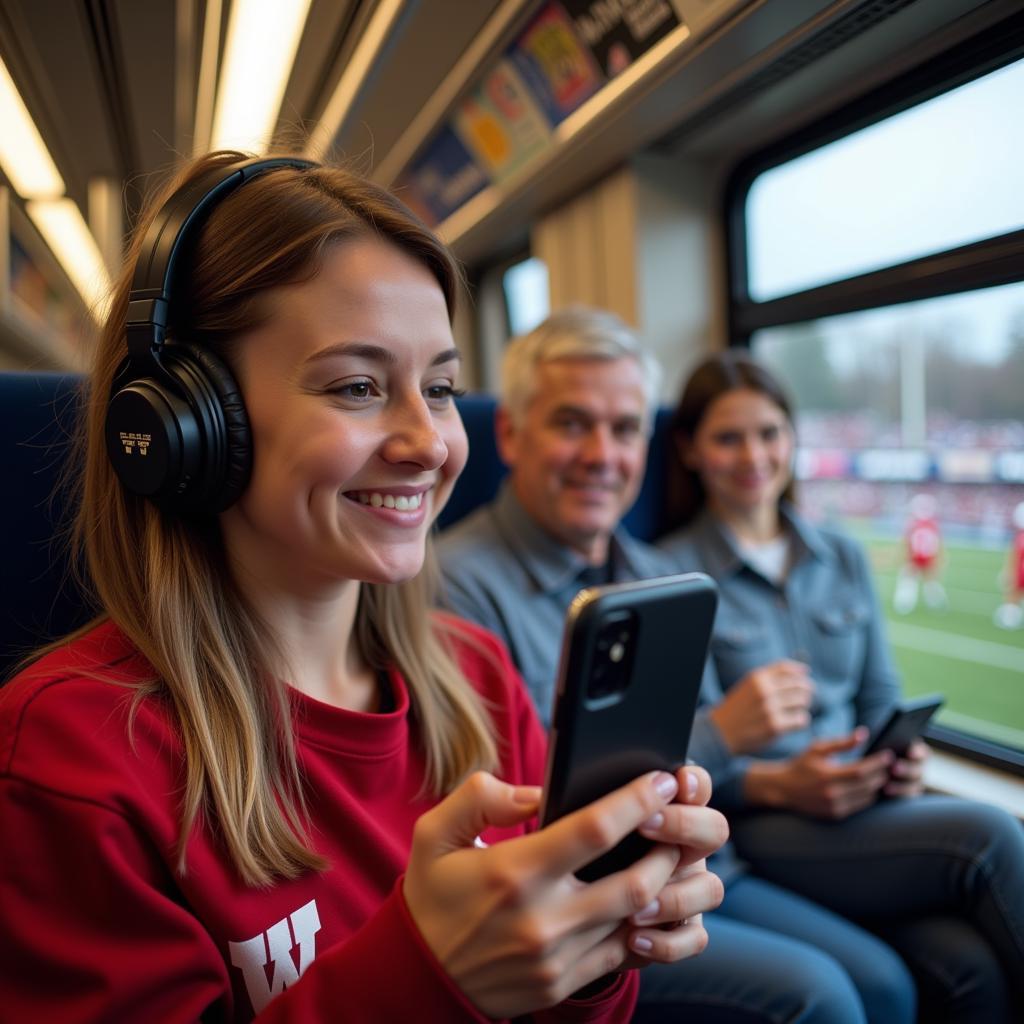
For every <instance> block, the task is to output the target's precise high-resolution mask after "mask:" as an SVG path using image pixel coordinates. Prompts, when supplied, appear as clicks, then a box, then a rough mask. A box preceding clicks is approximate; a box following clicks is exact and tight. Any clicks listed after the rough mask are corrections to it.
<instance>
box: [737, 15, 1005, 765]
mask: <svg viewBox="0 0 1024 1024" xmlns="http://www.w3.org/2000/svg"><path fill="white" fill-rule="evenodd" d="M1021 59H1024V12H1022V13H1019V14H1014V15H1012V16H1011V17H1009V18H1007V19H1006V20H1004V21H1002V22H1001V23H999V24H997V25H995V26H992V27H991V28H989V29H986V30H985V31H983V32H981V33H979V34H978V35H976V36H974V37H972V38H971V39H968V40H966V41H965V42H963V43H960V44H958V45H956V46H954V47H953V48H951V49H950V50H948V51H946V52H945V53H944V54H942V55H940V56H939V57H936V58H934V59H931V60H929V61H926V62H925V63H924V64H923V65H921V66H919V67H917V68H914V69H912V70H910V71H908V72H906V73H904V74H902V75H899V76H897V77H896V78H894V79H892V80H891V81H889V82H887V83H885V84H883V85H882V86H879V87H877V88H875V89H873V90H871V91H869V92H867V93H865V94H864V95H862V96H860V97H858V98H856V99H855V100H853V101H852V102H850V103H847V104H846V105H844V106H842V107H840V108H838V109H836V110H835V111H832V112H831V113H829V114H827V115H826V116H825V117H823V118H820V119H819V120H817V121H815V122H813V123H812V124H809V125H807V126H805V127H804V128H801V129H799V130H798V131H796V132H794V133H792V134H790V135H788V136H785V137H783V138H781V139H779V140H777V141H776V142H774V143H772V144H771V145H769V146H766V147H764V148H763V149H760V150H758V151H756V152H754V153H752V154H749V155H748V156H746V157H744V158H743V159H742V160H741V161H740V162H738V163H737V164H736V166H735V167H734V168H733V169H732V171H731V172H730V173H729V175H728V177H727V180H726V184H725V189H724V193H723V219H724V226H725V264H726V265H725V272H726V281H727V288H728V295H727V304H726V329H727V332H728V343H729V345H730V346H737V347H742V348H749V347H750V341H751V335H752V334H753V333H754V332H755V331H757V330H760V329H762V328H766V327H777V326H781V325H786V324H794V323H801V322H806V321H809V320H817V319H821V318H823V317H827V316H836V315H840V314H843V313H853V312H857V311H861V310H866V309H875V308H880V307H884V306H892V305H897V304H900V303H904V302H913V301H917V300H920V299H930V298H937V297H940V296H945V295H954V294H956V293H959V292H967V291H973V290H975V289H979V288H986V287H994V286H997V285H1004V284H1014V283H1019V282H1022V281H1024V229H1021V230H1017V231H1011V232H1007V233H1005V234H1002V235H998V236H995V237H993V238H987V239H984V240H982V241H978V242H972V243H970V244H968V245H963V246H959V247H957V248H954V249H949V250H946V251H944V252H939V253H933V254H930V255H926V256H921V257H918V258H916V259H912V260H908V261H906V262H904V263H899V264H896V265H893V266H889V267H884V268H882V269H879V270H874V271H871V272H868V273H865V274H858V275H855V276H851V277H848V278H844V279H841V280H837V281H833V282H830V283H828V284H825V285H820V286H817V287H814V288H808V289H805V290H802V291H797V292H793V293H791V294H787V295H783V296H779V297H777V298H773V299H769V300H766V301H763V302H757V301H755V300H753V299H751V298H750V293H749V289H748V278H747V245H746V204H747V196H748V193H749V191H750V187H751V185H752V184H753V183H754V181H755V179H756V178H757V177H758V176H759V175H761V174H762V173H764V172H765V171H767V170H770V169H771V168H773V167H776V166H778V165H779V164H783V163H786V162H788V161H790V160H793V159H795V158H796V157H799V156H802V155H804V154H805V153H809V152H811V151H813V150H816V149H819V148H821V147H822V146H825V145H827V144H828V143H830V142H835V141H836V140H838V139H841V138H844V137H845V136H847V135H850V134H852V133H853V132H856V131H858V130H860V129H861V128H866V127H868V126H869V125H872V124H875V123H877V122H878V121H881V120H884V119H885V118H887V117H890V116H892V115H894V114H898V113H901V112H902V111H904V110H907V109H909V108H911V107H914V106H917V105H918V104H920V103H923V102H926V101H927V100H930V99H933V98H934V97H936V96H940V95H942V94H943V93H946V92H949V91H951V90H952V89H955V88H957V87H958V86H961V85H966V84H967V83H968V82H972V81H974V80H976V79H978V78H981V77H983V76H984V75H987V74H989V73H991V72H993V71H997V70H999V69H1000V68H1002V67H1005V66H1007V65H1009V64H1012V63H1014V62H1015V61H1018V60H1021ZM926 737H927V738H928V740H929V741H930V742H931V743H932V744H933V745H934V746H935V747H937V748H939V749H942V750H948V751H951V752H954V753H957V754H961V755H963V756H964V757H967V758H970V759H971V760H974V761H978V762H981V763H984V764H988V765H991V766H993V767H997V768H1000V769H1003V770H1006V771H1010V772H1012V773H1014V774H1016V775H1019V776H1022V777H1024V751H1019V750H1016V749H1015V748H1013V747H1009V746H1004V745H1002V744H997V743H993V742H991V741H989V740H986V739H982V738H980V737H976V736H972V735H970V734H967V733H962V732H959V731H957V730H954V729H951V728H950V727H948V726H943V725H935V726H931V727H929V729H928V730H927V732H926Z"/></svg>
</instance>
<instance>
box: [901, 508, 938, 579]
mask: <svg viewBox="0 0 1024 1024" xmlns="http://www.w3.org/2000/svg"><path fill="white" fill-rule="evenodd" d="M941 547H942V540H941V537H940V534H939V524H938V523H937V522H936V521H935V520H934V519H931V518H927V519H923V518H922V519H914V520H912V521H911V523H910V525H909V526H908V527H907V556H908V557H909V559H910V563H911V564H912V565H916V566H918V568H921V569H927V568H929V566H931V565H932V564H934V562H935V560H936V559H937V558H938V557H939V550H940V549H941Z"/></svg>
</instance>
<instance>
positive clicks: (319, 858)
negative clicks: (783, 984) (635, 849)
mask: <svg viewBox="0 0 1024 1024" xmlns="http://www.w3.org/2000/svg"><path fill="white" fill-rule="evenodd" d="M456 280H457V271H456V269H455V266H454V263H453V261H452V259H451V257H450V256H449V254H448V252H447V250H446V249H445V248H444V247H443V246H442V245H441V244H440V242H438V241H437V239H436V238H434V236H433V235H432V234H431V233H430V232H429V231H427V230H426V229H425V228H424V227H423V226H422V225H421V224H420V223H419V222H418V221H417V220H416V219H415V218H414V217H413V216H412V214H410V213H409V212H408V211H407V210H406V209H405V208H404V207H403V206H402V205H401V204H400V203H399V202H398V201H397V200H395V199H394V198H393V197H392V196H390V195H389V194H388V193H387V192H385V191H383V190H382V189H379V188H377V187H375V186H373V185H370V184H368V183H367V182H365V181H363V180H362V179H360V178H358V177H356V176H354V175H352V174H349V173H347V172H345V171H342V170H339V169H336V168H330V167H326V166H318V165H313V164H309V163H307V162H305V161H297V160H294V159H291V158H276V159H269V160H261V161H252V160H245V159H243V158H242V156H241V154H237V153H218V154H213V155H211V156H208V157H204V158H202V159H199V160H197V161H194V162H193V163H191V164H190V165H189V166H188V167H186V168H185V170H184V171H183V172H182V174H181V175H180V177H179V179H178V180H177V181H175V182H173V183H172V184H171V185H169V186H168V187H167V189H166V190H165V191H164V192H163V193H162V194H161V195H160V196H159V197H158V198H157V200H156V202H155V203H154V204H153V206H152V208H151V209H150V210H149V212H148V213H147V215H146V216H144V217H143V218H142V221H141V223H140V226H139V228H138V230H137V232H136V236H135V239H134V241H133V243H132V246H131V250H130V254H129V258H128V261H127V264H126V266H125V268H124V272H123V273H122V275H121V279H120V283H119V285H118V287H117V290H116V293H115V295H114V299H113V302H112V304H111V312H110V315H109V319H108V322H107V324H106V327H105V329H104V333H103V337H102V340H101V343H100V346H99V350H98V355H97V360H96V366H95V369H94V371H93V374H92V378H91V382H90V388H89V400H88V405H87V409H86V411H85V422H84V425H83V427H82V430H81V431H80V434H81V436H82V437H84V443H83V452H82V459H81V465H82V476H81V481H80V484H81V486H80V508H79V512H78V519H77V525H76V538H77V540H78V542H79V545H80V547H81V549H82V551H83V553H84V557H85V560H86V562H87V565H88V569H89V574H90V578H91V583H92V584H93V586H94V589H95V592H96V594H97V596H98V598H99V601H100V603H101V607H102V615H101V616H100V617H99V618H98V620H97V621H96V622H94V623H92V624H90V625H89V626H87V627H85V628H84V629H82V630H81V631H79V633H77V634H75V635H72V636H71V637H68V638H66V639H65V640H61V641H59V642H57V643H55V644H53V645H51V647H50V648H49V649H48V650H44V651H42V652H40V654H39V656H38V657H37V659H36V660H35V661H34V662H33V663H32V664H30V665H29V666H28V667H27V668H25V669H24V670H23V671H22V672H21V673H20V675H18V676H17V677H16V678H15V679H14V680H12V681H11V682H10V683H9V684H7V686H6V687H5V689H4V692H3V695H2V700H0V795H2V799H0V834H3V835H4V836H5V837H6V843H5V852H4V857H3V858H2V861H0V887H2V888H3V889H4V891H5V893H6V894H9V895H10V899H6V898H5V900H4V903H3V910H2V911H0V930H2V932H3V933H4V935H5V936H6V937H7V938H8V940H9V945H8V946H7V947H5V948H6V949H7V950H8V951H7V952H6V953H5V957H4V964H3V972H4V974H3V993H4V994H3V1005H4V1012H5V1013H6V1014H8V1015H10V1016H11V1018H12V1019H19V1020H20V1019H31V1018H35V1017H40V1018H45V1019H47V1020H53V1021H61V1020H83V1019H89V1020H154V1019H155V1020H161V1021H182V1022H184V1021H189V1022H192V1021H195V1020H198V1019H200V1018H202V1019H208V1018H212V1017H216V1018H217V1019H224V1020H233V1021H246V1020H250V1019H253V1018H258V1019H259V1020H264V1021H303V1022H306V1021H311V1020H334V1019H339V1018H344V1019H345V1020H347V1021H367V1022H370V1021H380V1020H408V1019H416V1020H419V1021H426V1022H431V1021H436V1022H438V1024H441V1022H448V1021H463V1020H464V1021H484V1020H492V1019H494V1018H507V1017H512V1016H521V1015H523V1014H526V1013H532V1014H534V1015H535V1017H536V1019H538V1020H544V1021H558V1020H579V1019H582V1018H583V1017H585V1018H586V1019H587V1020H588V1021H594V1022H612V1021H625V1020H626V1019H628V1017H629V1015H630V1013H631V1009H632V1006H633V1003H634V1000H635V991H636V980H635V973H634V972H633V970H632V968H634V967H636V966H639V965H642V964H645V963H649V962H651V961H663V962H670V961H674V960H678V959H681V958H683V957H686V956H691V955H693V954H694V953H697V952H699V951H700V950H701V949H702V948H703V946H704V944H705V942H706V934H705V932H704V929H703V926H702V924H701V923H700V916H699V915H700V914H701V912H702V911H705V910H709V909H711V908H712V907H713V906H715V905H716V904H717V902H718V899H719V898H720V892H721V889H720V885H719V884H718V881H717V879H716V878H715V877H714V876H713V875H710V874H709V873H708V872H707V870H706V868H705V866H704V860H703V858H704V857H705V856H706V854H708V853H709V852H710V851H712V850H714V849H715V848H717V847H718V846H719V845H720V844H721V843H722V842H723V840H724V836H725V826H724V820H723V819H722V818H721V816H720V815H719V814H718V813H717V812H715V811H712V810H709V809H708V808H707V806H706V804H707V800H708V798H709V795H710V791H709V786H708V779H707V775H706V773H704V772H703V771H702V770H700V769H697V768H686V769H680V771H679V772H678V773H677V775H676V776H675V777H674V776H672V775H669V774H667V773H661V772H658V773H648V774H647V775H645V776H642V777H640V778H638V779H636V780H635V781H634V782H632V783H631V784H630V785H628V786H626V787H623V788H622V789H620V790H618V791H616V792H614V793H612V794H610V795H609V796H607V797H605V798H603V799H602V800H600V801H597V802H595V803H594V804H592V805H591V806H589V807H586V808H584V809H583V810H581V811H579V812H577V813H576V814H574V815H571V816H568V817H566V818H563V819H562V820H561V821H559V822H557V823H555V824H553V825H551V826H549V827H548V828H545V829H544V830H542V831H532V829H533V828H534V825H533V819H534V818H535V814H536V810H537V804H538V798H539V791H538V788H537V786H536V783H537V782H538V781H539V779H540V777H541V773H542V771H543V758H544V737H543V733H542V731H541V728H540V726H539V724H538V722H537V720H536V718H535V716H534V714H533V712H532V709H531V705H530V701H529V697H528V696H527V695H526V693H525V690H524V688H523V686H522V683H521V681H520V679H519V677H518V675H517V674H516V672H515V670H514V668H513V667H512V665H511V662H510V660H509V657H508V654H507V652H506V651H505V649H504V648H503V647H502V646H501V644H500V643H499V642H498V641H497V639H496V638H495V637H493V636H492V635H490V634H488V633H486V632H485V631H483V630H481V629H478V628H476V627H474V626H471V625H470V624H468V623H466V622H463V621H461V620H458V619H456V618H454V617H452V616H447V615H442V614H440V613H436V612H434V611H433V610H432V603H433V584H432V573H431V556H430V536H429V533H430V529H431V527H432V525H433V523H434V521H435V519H436V517H437V515H438V513H439V512H440V510H441V508H442V507H443V505H444V503H445V502H446V500H447V499H448V496H449V494H450V492H451V489H452V486H453V484H454V481H455V479H456V478H457V476H458V474H459V473H460V471H461V470H462V468H463V466H464V464H465V461H466V454H467V442H466V435H465V432H464V430H463V427H462V423H461V420H460V418H459V414H458V411H457V410H456V408H455V404H454V402H453V399H452V396H453V394H454V393H455V386H456V377H457V373H458V368H459V358H458V353H457V351H456V350H455V347H454V345H453V342H452V333H451V328H450V321H451V315H452V309H453V304H454V295H455V285H456ZM687 776H689V778H688V777H687ZM638 827H644V828H645V834H646V835H649V836H650V838H652V839H653V840H655V842H656V844H657V845H656V846H655V847H654V848H653V849H652V851H651V853H650V854H648V855H647V856H646V857H644V858H643V859H642V860H640V861H638V862H637V863H636V864H634V865H633V866H631V867H629V868H627V869H625V870H623V871H621V872H619V873H618V874H616V875H612V876H610V877H608V878H606V879H604V880H602V882H601V883H600V884H599V885H596V884H595V885H594V886H586V885H583V884H582V883H580V882H579V881H578V880H577V879H576V877H575V872H576V871H577V870H578V869H579V868H580V867H582V866H583V865H584V864H586V863H589V862H590V861H591V860H593V859H594V858H595V857H596V856H598V855H600V854H601V853H603V852H604V851H605V850H607V849H610V848H611V847H612V846H614V845H615V844H616V843H617V842H618V841H619V840H620V839H621V838H622V837H623V836H625V835H626V834H628V833H630V832H632V831H634V830H635V829H637V828H638ZM480 837H482V839H483V841H482V842H477V841H476V840H477V839H478V838H480ZM498 840H502V841H501V842H498ZM651 906H654V907H656V908H657V909H656V910H655V911H654V912H653V913H652V912H651ZM644 908H646V909H647V913H645V914H644V915H643V917H642V918H639V917H638V912H639V911H640V910H641V909H644ZM318 954H319V955H318ZM396 973H397V974H400V976H401V979H402V983H401V984H400V985H396V984H395V983H394V977H395V975H396ZM54 979H60V980H59V982H57V983H54Z"/></svg>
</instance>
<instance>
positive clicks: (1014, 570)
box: [1011, 530, 1024, 591]
mask: <svg viewBox="0 0 1024 1024" xmlns="http://www.w3.org/2000/svg"><path fill="white" fill-rule="evenodd" d="M1012 550H1013V556H1012V567H1011V582H1012V584H1013V586H1014V587H1015V588H1016V589H1017V590H1019V591H1024V530H1018V531H1017V532H1016V534H1014V537H1013V549H1012Z"/></svg>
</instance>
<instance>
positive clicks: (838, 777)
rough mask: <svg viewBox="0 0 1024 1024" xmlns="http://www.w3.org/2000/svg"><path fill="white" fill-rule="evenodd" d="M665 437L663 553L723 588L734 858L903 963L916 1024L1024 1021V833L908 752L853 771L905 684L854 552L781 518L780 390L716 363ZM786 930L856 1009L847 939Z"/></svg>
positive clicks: (789, 426) (716, 654) (786, 508)
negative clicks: (846, 977)
mask: <svg viewBox="0 0 1024 1024" xmlns="http://www.w3.org/2000/svg"><path fill="white" fill-rule="evenodd" d="M673 440H674V451H675V459H674V460H673V461H674V465H673V479H672V481H671V485H672V486H671V492H670V493H671V494H672V501H673V508H672V512H673V525H674V526H675V530H674V532H672V533H671V534H669V536H667V537H666V538H665V539H664V540H663V541H662V542H661V545H660V546H661V547H662V548H663V549H664V550H665V551H667V552H668V553H670V554H671V555H672V556H673V558H674V559H675V560H676V561H677V562H678V565H679V569H680V570H685V571H688V570H701V571H703V572H707V573H708V574H710V575H711V576H712V577H713V578H714V579H715V580H716V582H717V583H718V587H719V591H720V603H719V610H718V615H717V618H716V621H715V629H714V637H713V640H712V645H711V654H710V657H709V662H710V663H709V666H708V672H707V674H706V676H705V692H704V695H703V696H704V699H705V700H706V701H707V702H708V703H710V704H712V705H713V706H714V707H713V710H712V712H711V719H712V721H713V722H714V724H715V726H716V727H717V730H718V732H719V734H720V740H721V747H720V751H719V753H720V755H721V756H720V758H719V759H718V763H717V764H715V763H709V761H710V759H707V760H705V762H703V763H705V764H706V765H707V767H708V768H709V769H710V770H712V773H713V775H714V777H715V794H716V800H717V802H718V806H719V807H720V809H722V810H725V811H726V812H727V813H728V814H729V817H730V824H731V827H732V834H733V836H734V838H735V840H736V846H737V848H738V850H739V852H740V854H741V855H742V856H743V857H745V858H746V860H747V861H749V863H750V865H751V867H752V869H753V871H754V872H755V873H756V874H757V875H759V876H761V877H763V878H767V879H769V880H770V881H772V882H775V883H777V884H779V885H782V886H785V887H787V888H789V889H791V890H794V891H796V892H798V893H800V894H802V895H804V896H807V897H809V898H810V899H812V900H814V901H816V902H817V903H819V904H822V905H824V906H825V907H828V908H829V909H831V910H833V911H835V912H837V913H839V914H840V915H842V916H843V917H845V918H848V919H849V920H850V921H852V922H855V923H857V924H859V925H861V926H862V927H863V928H864V929H866V930H870V931H871V932H873V933H875V935H877V936H880V937H882V938H883V939H884V940H885V941H886V942H887V943H888V944H889V945H890V946H891V947H892V948H894V949H895V950H897V951H898V952H899V954H900V955H901V957H902V958H903V959H904V960H905V961H906V963H907V965H908V966H909V968H910V970H911V972H912V974H913V976H914V979H915V981H916V984H917V989H918V1000H919V1008H920V1009H919V1020H927V1021H929V1022H931V1021H958V1022H959V1021H962V1022H965V1024H966V1022H979V1021H985V1022H997V1021H1001V1020H1007V1021H1009V1020H1011V1019H1017V1020H1019V1019H1024V1018H1022V1017H1021V1016H1014V1014H1018V1015H1019V1014H1021V1013H1024V992H1022V990H1021V984H1022V971H1021V966H1022V965H1024V832H1022V830H1021V826H1020V823H1019V822H1017V821H1016V820H1014V819H1013V818H1012V817H1010V815H1008V814H1006V813H1004V812H1002V811H1000V810H997V809H996V808H994V807H990V806H987V805H982V804H979V803H973V802H969V801H965V800H959V799H954V798H949V797H943V796H936V795H923V788H924V787H923V769H924V764H925V761H926V759H927V756H928V748H927V747H926V745H925V744H924V743H923V742H922V741H917V742H915V743H914V744H913V745H912V746H911V747H910V748H909V750H908V751H907V752H906V753H905V755H903V756H902V757H897V756H895V755H894V754H893V753H892V752H889V751H883V752H880V753H877V754H874V755H871V756H869V757H861V756H859V754H858V750H859V749H860V748H862V747H863V744H864V741H865V739H866V738H867V736H868V733H869V730H870V729H871V728H872V727H873V726H875V725H876V724H878V723H879V722H880V721H882V720H883V719H884V718H885V717H886V715H887V713H888V712H889V711H890V710H891V709H892V708H893V706H894V705H895V704H896V702H897V701H898V699H899V695H900V686H899V678H898V675H897V672H896V668H895V666H894V664H893V660H892V655H891V652H890V650H889V646H888V643H887V641H886V638H885V632H884V626H883V619H882V613H881V610H880V608H879V606H878V602H877V599H876V597H875V594H874V591H873V588H872V584H871V579H870V574H869V570H868V566H867V561H866V558H865V556H864V553H863V551H862V550H861V548H860V546H859V545H858V544H857V543H856V542H854V541H853V540H851V539H850V538H849V537H846V536H844V535H842V534H840V533H837V532H835V531H833V530H828V529H821V528H818V527H816V526H813V525H812V524H810V523H809V522H807V521H806V520H805V519H803V518H802V517H801V516H800V515H799V513H798V512H797V511H796V510H795V508H794V507H793V504H792V501H793V456H794V450H795V439H794V431H793V417H792V413H791V408H790V404H789V402H788V400H787V398H786V395H785V393H784V391H783V389H782V388H781V386H780V385H779V383H778V382H777V381H775V380H774V379H773V378H772V376H771V375H770V374H769V373H768V372H767V371H766V370H765V369H764V368H763V367H762V366H760V365H758V364H757V363H756V362H754V361H753V360H752V359H751V358H750V357H749V355H747V354H746V353H740V352H737V351H730V352H723V353H720V354H717V355H715V356H712V357H711V358H709V359H707V360H706V361H705V362H703V363H702V364H701V365H700V366H699V367H698V368H697V369H696V370H695V371H694V372H693V374H692V376H691V377H690V379H689V381H688V382H687V384H686V386H685V388H684V389H683V393H682V397H681V399H680V402H679V406H678V408H677V410H676V414H675V417H674V421H673ZM775 926H776V927H778V926H779V923H778V922H776V925H775ZM784 928H785V929H786V930H791V931H792V933H793V934H794V935H796V936H797V937H799V938H803V939H805V940H806V941H810V942H813V943H815V944H818V945H819V946H821V948H823V949H825V950H826V951H828V952H830V953H831V954H832V955H833V956H835V957H836V958H837V959H838V960H839V961H840V963H841V964H843V966H844V967H845V968H846V969H847V970H848V971H849V972H850V974H851V977H852V979H853V981H854V983H855V985H857V987H858V989H859V990H860V991H861V993H862V995H864V997H865V1003H866V1005H867V1004H869V1002H870V987H871V983H872V980H871V977H870V970H871V966H870V963H869V961H868V960H867V959H866V958H865V957H864V956H863V955H861V954H862V953H863V950H858V949H857V948H856V946H857V943H856V940H855V939H854V940H851V939H850V932H844V939H843V941H841V942H839V941H834V940H832V939H831V938H830V937H829V936H827V935H825V936H823V935H821V934H820V933H819V932H817V931H810V930H805V924H804V922H802V921H801V920H800V919H799V918H794V919H792V920H791V921H788V922H786V923H785V925H784ZM854 934H855V933H854ZM868 939H871V937H870V936H867V935H866V933H865V940H868ZM871 941H874V940H873V939H871Z"/></svg>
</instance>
